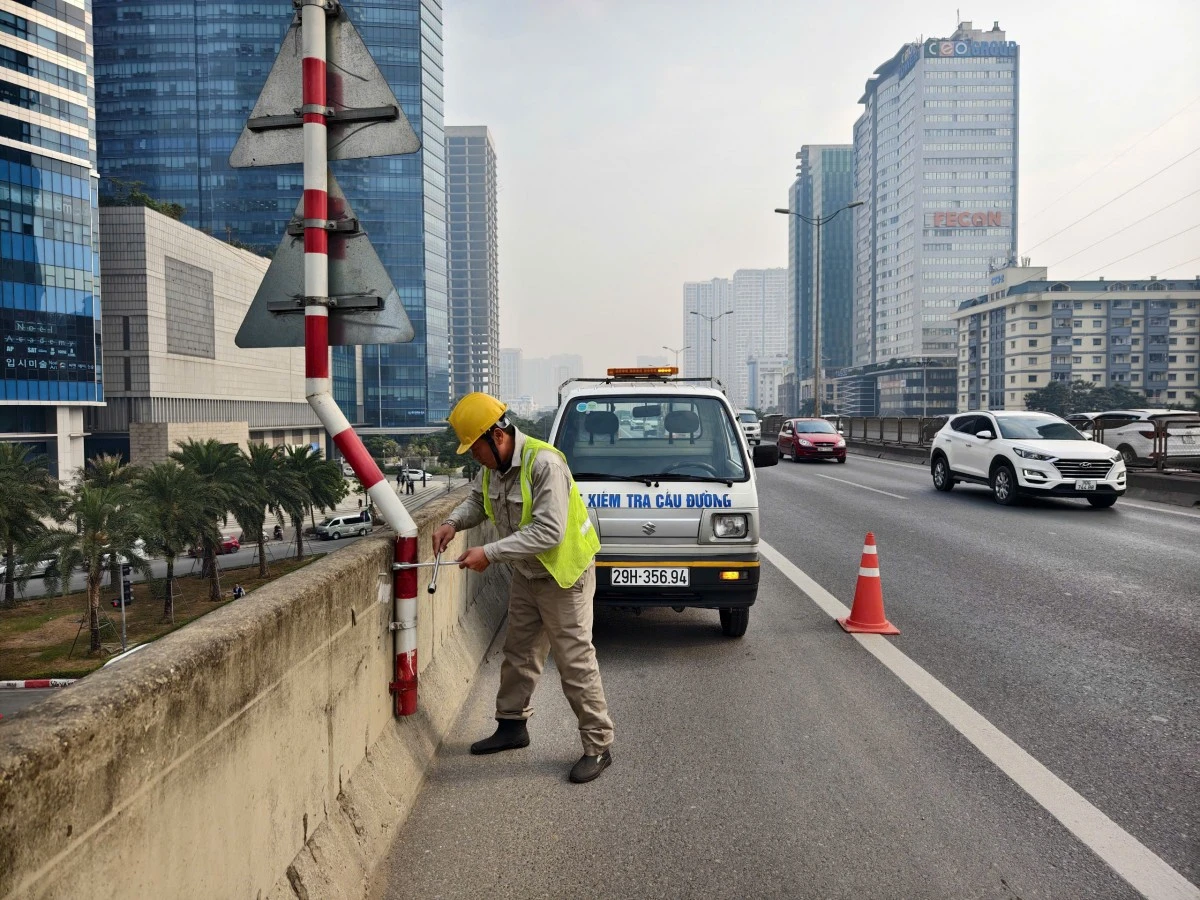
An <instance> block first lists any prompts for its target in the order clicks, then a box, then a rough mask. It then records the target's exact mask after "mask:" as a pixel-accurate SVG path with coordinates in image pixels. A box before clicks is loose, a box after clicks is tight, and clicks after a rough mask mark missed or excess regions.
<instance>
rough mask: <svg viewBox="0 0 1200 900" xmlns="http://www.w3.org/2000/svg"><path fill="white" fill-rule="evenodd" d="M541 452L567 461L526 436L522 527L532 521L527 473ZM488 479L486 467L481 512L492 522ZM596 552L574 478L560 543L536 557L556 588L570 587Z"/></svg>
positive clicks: (549, 446) (596, 543)
mask: <svg viewBox="0 0 1200 900" xmlns="http://www.w3.org/2000/svg"><path fill="white" fill-rule="evenodd" d="M540 450H549V451H550V452H551V453H557V454H558V455H559V457H560V458H561V459H563V460H564V461H565V460H566V457H565V456H563V455H562V453H561V452H559V450H558V448H556V447H554V446H553V445H552V444H547V443H546V442H545V441H539V440H537V439H536V438H531V437H528V436H526V438H525V448H524V450H523V451H522V452H521V525H520V527H521V528H524V527H525V526H526V525H528V524H529V523H530V522H532V521H533V490H532V488H531V487H530V485H529V471H530V466H531V464H532V463H533V458H534V456H536V455H537V453H538V451H540ZM491 476H492V470H491V469H487V468H485V469H484V470H483V511H484V512H485V513H487V517H488V518H489V519H491V520H492V521H493V522H495V521H496V516H495V513H494V512H493V511H492V497H491V494H490V493H489V492H488V485H489V484H490V483H491ZM599 552H600V538H599V537H597V536H596V529H595V528H593V527H592V520H591V519H589V518H588V512H587V507H586V506H584V505H583V497H581V496H580V495H579V488H578V487H577V486H576V484H575V479H574V478H572V479H571V494H570V499H569V500H568V501H567V529H566V533H565V534H564V535H563V539H562V543H561V544H559V545H558V546H557V547H551V548H550V549H549V550H546V551H545V552H543V553H539V554H538V555H537V558H538V562H540V563H541V564H542V565H543V566H545V567H546V571H547V572H549V573H550V575H551V576H553V578H554V580H555V581H556V582H557V583H558V586H559V587H561V588H569V587H571V586H572V585H573V584H575V582H577V581H578V580H579V576H580V575H582V574H583V573H584V572H586V571H587V567H588V566H590V565H591V564H592V560H593V559H594V558H595V556H596V554H597V553H599Z"/></svg>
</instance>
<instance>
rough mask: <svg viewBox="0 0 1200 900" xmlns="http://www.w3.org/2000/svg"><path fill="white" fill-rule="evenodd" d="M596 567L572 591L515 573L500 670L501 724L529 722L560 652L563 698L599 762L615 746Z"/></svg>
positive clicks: (498, 705) (498, 708) (498, 713)
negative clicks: (598, 628) (599, 657)
mask: <svg viewBox="0 0 1200 900" xmlns="http://www.w3.org/2000/svg"><path fill="white" fill-rule="evenodd" d="M595 594H596V567H595V566H594V565H593V566H590V567H589V568H588V570H587V571H586V572H584V573H583V575H582V576H581V577H580V579H579V581H578V582H576V583H575V585H573V586H572V587H570V588H560V587H559V586H558V583H557V582H555V580H554V579H553V578H526V577H525V576H524V575H522V574H520V573H519V572H517V571H515V570H514V571H513V576H512V586H511V588H510V589H509V594H508V633H507V634H506V635H505V638H504V661H503V662H502V663H501V665H500V692H499V694H497V696H496V718H497V719H528V718H529V717H530V715H532V713H533V706H532V705H531V701H532V699H533V689H534V688H535V687H537V682H538V678H539V677H540V676H541V674H542V668H543V667H544V666H545V664H546V655H547V653H549V652H550V651H553V652H554V664H555V665H556V666H557V667H558V674H559V677H560V678H561V679H562V689H563V693H564V694H565V695H566V697H567V702H568V703H570V704H571V709H573V710H574V711H575V717H576V718H577V719H578V720H579V736H580V738H581V739H582V740H583V752H584V753H586V754H587V755H589V756H595V755H596V754H598V753H600V752H601V751H602V750H605V749H607V748H608V746H609V745H610V744H612V740H613V724H612V719H610V718H609V716H608V703H606V702H605V700H604V686H603V685H602V684H601V683H600V666H599V664H598V663H597V662H596V648H595V646H594V645H593V644H592V618H593V615H592V598H593V597H594V596H595Z"/></svg>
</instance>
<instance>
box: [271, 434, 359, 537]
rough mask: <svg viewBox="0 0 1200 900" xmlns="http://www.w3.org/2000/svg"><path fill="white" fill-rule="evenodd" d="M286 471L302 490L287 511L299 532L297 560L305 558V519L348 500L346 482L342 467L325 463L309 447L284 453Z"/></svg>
mask: <svg viewBox="0 0 1200 900" xmlns="http://www.w3.org/2000/svg"><path fill="white" fill-rule="evenodd" d="M283 458H284V463H285V466H286V469H287V470H288V471H289V472H291V473H292V476H293V477H294V478H295V479H296V482H297V484H298V485H299V487H300V490H299V491H298V492H297V493H296V494H295V495H294V496H292V497H289V498H288V501H287V503H286V504H285V506H284V508H285V510H286V511H287V514H288V516H289V518H291V520H292V526H293V527H294V528H295V529H296V559H301V558H303V556H304V516H305V513H311V512H312V511H313V509H320V510H321V511H322V512H324V511H325V510H326V509H332V508H333V507H335V506H337V504H338V501H339V500H341V499H342V498H343V497H345V496H346V490H347V489H346V480H345V479H344V478H342V471H341V467H340V466H339V465H338V464H337V463H335V462H333V461H331V460H326V459H322V458H321V455H320V454H319V453H318V452H317V451H316V450H313V448H312V447H310V446H307V445H305V446H302V447H288V448H287V449H286V450H285V451H284V457H283Z"/></svg>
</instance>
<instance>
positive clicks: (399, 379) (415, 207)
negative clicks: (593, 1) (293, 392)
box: [95, 0, 449, 429]
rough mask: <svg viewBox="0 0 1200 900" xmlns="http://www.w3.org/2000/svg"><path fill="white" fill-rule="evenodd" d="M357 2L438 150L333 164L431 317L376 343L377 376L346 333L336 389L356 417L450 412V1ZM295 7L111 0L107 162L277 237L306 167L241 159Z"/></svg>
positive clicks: (419, 314)
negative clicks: (237, 145) (399, 336)
mask: <svg viewBox="0 0 1200 900" xmlns="http://www.w3.org/2000/svg"><path fill="white" fill-rule="evenodd" d="M344 6H345V8H346V10H347V12H348V13H349V15H350V17H351V19H352V20H353V21H354V24H355V26H356V27H357V28H358V30H359V33H360V34H361V35H362V37H363V40H364V41H365V42H366V44H367V46H368V47H369V48H370V49H371V52H372V54H373V55H374V57H375V61H376V62H377V63H378V65H379V68H380V70H381V71H382V72H383V75H384V77H385V78H386V79H387V80H388V82H389V84H390V85H391V87H392V90H393V91H394V92H395V94H396V97H397V99H398V100H399V101H400V105H401V106H402V108H403V109H404V113H405V115H406V116H407V117H408V119H409V121H410V122H411V123H412V126H413V128H414V130H415V131H416V132H417V134H418V135H419V136H420V137H421V139H422V150H421V151H420V152H419V153H416V154H413V155H411V156H404V157H383V158H378V159H366V160H347V161H342V162H338V163H334V165H333V170H334V174H335V175H336V177H337V179H338V181H339V183H340V184H341V186H342V189H343V190H344V191H345V193H346V196H347V197H348V199H349V201H350V204H351V206H352V207H353V209H354V211H355V213H356V214H357V215H358V217H359V219H360V221H361V222H362V223H363V226H364V227H365V229H366V230H367V232H368V233H369V234H370V237H371V241H372V243H373V244H374V246H375V248H376V250H377V251H378V253H379V258H380V259H381V260H382V261H383V264H384V266H385V267H386V268H387V270H388V273H389V274H390V275H391V277H392V281H393V283H394V284H395V286H396V289H397V291H398V292H399V294H400V297H401V299H402V301H403V302H404V304H405V308H406V309H407V310H408V314H409V317H410V318H411V319H412V322H413V326H414V328H415V330H416V340H415V341H413V342H412V343H410V344H393V345H382V346H368V347H363V348H361V350H360V351H359V352H360V353H361V358H362V360H361V361H362V380H361V382H359V381H358V380H357V378H356V374H355V373H356V372H357V370H358V366H357V364H356V362H355V355H356V353H355V348H353V347H348V348H338V349H336V350H335V351H334V377H335V386H334V394H335V397H336V399H337V401H338V403H339V405H341V406H342V408H343V411H344V412H345V413H346V415H347V416H348V417H349V418H350V419H351V421H361V422H362V423H363V424H365V425H366V426H368V427H375V428H384V429H387V428H394V427H402V426H420V425H423V424H425V423H426V422H430V421H432V422H438V421H444V420H445V417H446V415H447V414H448V412H449V409H448V406H449V377H448V371H447V370H448V351H447V327H448V326H447V311H446V226H445V219H446V214H445V189H446V186H445V158H444V151H443V136H442V126H443V107H442V45H441V3H440V0H389V2H381V0H376V2H370V0H349V2H347V3H345V4H344ZM291 17H292V4H291V3H290V2H288V0H275V2H258V3H254V2H239V3H214V2H209V3H204V2H198V0H190V2H179V0H176V2H169V3H168V2H154V0H97V2H96V4H95V30H96V43H97V46H98V47H99V51H98V53H97V56H96V92H97V101H96V115H97V131H98V138H99V156H100V174H101V175H102V176H103V177H104V178H111V179H121V180H123V181H136V182H141V183H142V184H143V185H144V189H145V190H146V192H147V193H149V194H150V195H151V196H153V197H156V198H158V199H161V200H167V201H172V202H175V203H180V204H182V205H183V206H184V208H185V213H184V216H183V220H184V221H185V222H187V223H188V224H190V225H192V226H194V227H196V228H199V229H201V230H203V231H206V232H208V233H210V234H213V235H215V236H216V237H219V238H222V239H229V238H232V239H236V240H238V241H241V242H242V243H245V244H249V245H251V246H253V247H255V248H256V249H259V250H261V251H263V252H273V251H274V249H275V248H276V247H277V246H278V244H279V242H280V240H281V239H282V237H283V232H284V228H285V226H286V224H287V221H288V219H289V218H290V217H291V215H292V213H293V211H294V210H295V208H296V203H297V202H298V201H299V199H300V196H301V192H302V190H303V179H302V174H301V170H300V167H299V166H272V167H269V168H258V169H231V168H230V167H229V162H228V159H229V153H230V151H231V150H232V149H233V145H234V142H235V141H236V140H237V137H238V135H239V134H240V133H241V130H242V127H243V125H244V124H245V121H246V119H247V117H248V116H249V114H250V111H251V109H252V107H253V105H254V102H255V100H257V98H258V95H259V92H260V91H261V89H262V85H263V82H264V81H265V80H266V76H267V73H268V72H269V71H270V68H271V64H272V63H273V62H274V60H275V57H276V55H277V54H278V51H279V46H280V42H281V41H282V39H283V36H284V34H285V33H286V31H287V28H288V26H289V24H290V22H291ZM297 140H299V135H297ZM360 389H361V390H360ZM360 410H361V412H362V414H363V415H362V417H361V418H360V417H359V416H358V413H359V411H360Z"/></svg>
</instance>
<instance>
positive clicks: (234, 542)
mask: <svg viewBox="0 0 1200 900" xmlns="http://www.w3.org/2000/svg"><path fill="white" fill-rule="evenodd" d="M241 549H242V542H241V541H239V540H238V539H237V538H235V537H223V538H221V549H220V550H219V551H218V552H219V553H237V552H238V551H239V550H241Z"/></svg>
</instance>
